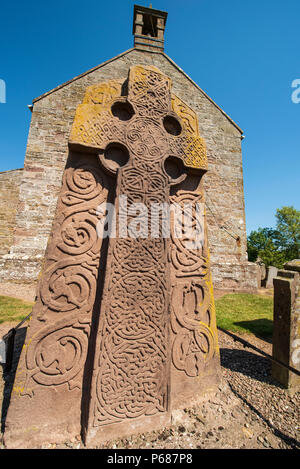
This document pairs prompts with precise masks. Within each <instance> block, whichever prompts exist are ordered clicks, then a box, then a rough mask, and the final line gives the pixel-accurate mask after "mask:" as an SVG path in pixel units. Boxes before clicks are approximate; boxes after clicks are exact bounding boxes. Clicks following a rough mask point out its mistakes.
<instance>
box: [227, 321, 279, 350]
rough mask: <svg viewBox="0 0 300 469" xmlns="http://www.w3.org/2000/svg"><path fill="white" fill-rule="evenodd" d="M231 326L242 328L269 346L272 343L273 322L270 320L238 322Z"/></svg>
mask: <svg viewBox="0 0 300 469" xmlns="http://www.w3.org/2000/svg"><path fill="white" fill-rule="evenodd" d="M233 324H234V325H235V326H238V327H242V328H243V329H245V331H248V332H249V333H251V334H254V335H255V336H256V337H258V338H259V339H262V340H264V341H265V342H268V343H269V344H271V343H272V335H273V321H271V320H270V319H266V318H264V319H253V320H252V321H239V322H234V323H233Z"/></svg>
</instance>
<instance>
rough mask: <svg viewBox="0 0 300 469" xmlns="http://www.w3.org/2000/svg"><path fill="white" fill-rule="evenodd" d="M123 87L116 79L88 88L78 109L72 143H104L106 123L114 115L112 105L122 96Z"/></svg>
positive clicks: (92, 145) (91, 145)
mask: <svg viewBox="0 0 300 469" xmlns="http://www.w3.org/2000/svg"><path fill="white" fill-rule="evenodd" d="M121 88H122V83H121V82H119V81H116V80H110V81H107V82H105V83H101V84H99V85H93V86H89V87H88V88H87V90H86V93H85V97H84V100H83V103H82V104H80V105H79V106H78V107H77V109H76V113H75V118H74V122H73V126H72V129H71V134H70V143H77V144H82V145H84V146H89V147H97V148H101V147H102V146H103V145H104V143H105V139H106V138H107V129H106V128H105V125H106V122H107V120H108V119H109V118H111V117H112V112H111V106H112V104H113V102H115V100H116V99H117V98H118V97H120V96H121ZM112 131H113V129H111V132H112Z"/></svg>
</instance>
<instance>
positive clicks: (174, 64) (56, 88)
mask: <svg viewBox="0 0 300 469" xmlns="http://www.w3.org/2000/svg"><path fill="white" fill-rule="evenodd" d="M137 49H138V48H137V47H132V48H131V49H128V50H127V51H125V52H122V53H121V54H119V55H117V56H115V57H113V58H112V59H109V60H107V61H105V62H102V63H101V64H100V65H97V66H96V67H93V68H91V69H90V70H88V71H86V72H84V73H82V74H81V75H78V76H76V77H74V78H72V79H71V80H69V81H66V82H65V83H62V84H61V85H59V86H57V87H55V88H53V89H52V90H50V91H47V92H46V93H44V94H42V95H40V96H38V97H37V98H35V99H34V100H33V101H32V103H33V104H34V103H36V102H37V101H40V100H41V99H43V98H45V97H46V96H49V95H50V94H51V93H54V92H55V91H57V90H59V89H61V88H63V87H64V86H67V85H69V84H70V83H73V82H74V81H76V80H79V79H80V78H82V77H84V76H85V75H88V74H90V73H93V72H94V71H95V70H98V69H99V68H102V67H104V66H105V65H107V64H109V63H110V62H113V61H115V60H118V59H119V58H121V57H124V56H125V55H128V54H130V53H131V52H132V51H134V50H137ZM138 50H142V49H138ZM143 52H145V51H144V50H143ZM147 53H155V54H160V55H162V56H164V57H165V58H166V59H167V60H168V61H169V62H170V63H171V64H172V65H173V66H174V67H175V68H176V69H177V70H178V71H179V72H180V73H182V74H183V75H184V76H185V77H186V78H187V79H188V80H189V81H190V82H191V83H192V84H193V85H194V86H195V87H196V88H197V89H198V90H199V91H200V92H201V93H202V94H203V95H204V96H205V97H206V98H207V99H208V100H209V101H210V102H211V103H212V104H213V105H214V106H215V107H216V108H217V109H219V111H220V112H221V113H222V114H223V115H224V116H225V117H226V118H227V119H228V120H229V122H231V124H232V125H233V126H234V127H236V129H237V130H238V131H239V132H240V133H241V134H243V130H242V129H241V128H240V127H239V126H238V125H237V124H236V123H235V122H234V121H233V120H232V119H231V117H229V116H228V115H227V114H226V112H224V111H223V109H221V108H220V106H218V105H217V104H216V103H215V102H214V101H213V100H212V99H211V98H210V97H209V96H208V95H207V94H206V93H205V91H203V90H202V89H201V88H200V87H199V86H198V85H197V83H195V82H194V81H193V80H192V79H191V78H190V77H189V76H188V75H187V74H186V73H185V72H184V71H183V70H182V69H181V68H180V67H179V66H178V65H177V64H176V63H175V62H174V61H173V60H172V59H171V58H170V57H169V56H168V55H167V54H166V53H165V52H151V51H147Z"/></svg>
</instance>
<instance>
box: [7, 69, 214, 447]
mask: <svg viewBox="0 0 300 469" xmlns="http://www.w3.org/2000/svg"><path fill="white" fill-rule="evenodd" d="M69 148H70V154H69V158H68V162H67V166H66V169H65V171H64V175H63V181H62V188H61V192H60V196H59V201H58V205H57V210H56V216H55V219H54V223H53V228H52V234H51V237H50V240H49V243H48V248H47V255H46V260H45V264H44V267H43V271H42V275H41V278H40V281H39V287H38V296H37V301H36V304H35V306H34V309H33V314H32V320H31V321H30V324H29V328H28V332H27V337H26V341H25V345H24V348H23V351H22V354H21V357H20V362H19V366H18V370H17V373H16V379H15V384H14V389H13V393H12V398H11V404H10V407H9V410H8V415H7V421H6V430H5V443H6V445H7V446H8V447H11V448H13V447H30V446H32V445H37V444H43V443H45V442H50V443H51V442H53V443H57V442H60V441H64V440H65V439H66V438H67V439H69V438H72V437H73V436H76V435H78V434H80V433H81V434H82V436H83V438H84V441H85V442H86V443H87V444H89V445H93V444H97V443H101V442H103V441H106V440H109V439H111V438H115V437H120V436H123V435H129V434H132V433H135V432H139V431H142V432H144V431H147V430H152V429H155V428H160V427H162V426H165V425H169V424H170V423H171V421H172V411H174V410H176V409H178V408H182V407H187V406H189V405H192V404H193V403H196V402H197V399H199V397H201V395H202V394H203V392H205V391H208V390H211V389H214V387H215V386H216V384H217V383H218V381H219V372H220V359H219V350H218V344H217V332H216V319H215V308H214V298H213V288H212V282H211V273H210V262H209V251H208V246H207V228H206V216H205V211H204V210H203V206H204V192H203V187H202V177H203V175H204V174H205V172H206V171H207V157H206V149H205V142H204V140H203V139H202V138H201V137H200V136H199V130H198V122H197V118H196V114H195V113H194V111H193V110H192V109H191V108H189V107H188V106H187V105H186V104H185V103H184V102H183V101H181V100H180V99H179V98H178V97H177V96H176V95H174V94H173V93H172V90H171V80H170V78H168V77H167V76H166V75H164V74H163V73H161V72H160V71H159V70H158V69H157V68H155V67H151V66H150V67H144V66H142V65H136V66H133V67H131V68H130V71H129V76H128V80H126V82H125V83H124V82H121V81H118V80H110V81H107V82H104V83H100V84H99V85H93V86H91V87H88V88H87V89H86V94H85V97H84V100H83V103H82V104H81V105H79V106H78V108H77V111H76V115H75V118H74V123H73V127H72V130H71V134H70V140H69ZM124 204H125V205H126V204H128V210H127V211H126V210H124ZM170 204H172V207H175V210H174V211H171V219H170V220H169V219H168V213H169V212H168V210H169V208H170ZM112 206H113V207H114V209H115V212H114V215H115V216H111V214H110V213H109V209H110V208H111V207H112ZM185 207H189V208H191V210H189V212H188V214H186V213H185ZM199 207H200V209H201V208H202V209H201V210H202V211H201V210H200V211H199V209H198V208H199ZM180 208H181V209H182V211H183V212H184V213H185V217H186V218H185V220H186V221H187V223H186V224H185V225H184V228H183V231H182V232H181V236H178V233H177V227H178V225H180V226H182V223H181V222H182V215H181V214H182V211H180ZM176 210H177V211H176ZM137 212H138V216H137ZM178 213H179V217H178ZM142 215H143V216H142ZM125 218H126V220H125ZM145 220H146V223H145ZM110 222H111V223H110ZM168 223H170V226H171V229H170V236H168V230H167V229H166V227H168ZM107 226H109V230H110V235H109V236H106V237H105V236H104V234H105V233H106V231H107ZM149 227H151V233H150V231H149ZM191 228H192V230H191ZM195 232H196V233H198V234H199V233H200V234H201V236H200V238H199V237H196V239H195V236H194V233H195Z"/></svg>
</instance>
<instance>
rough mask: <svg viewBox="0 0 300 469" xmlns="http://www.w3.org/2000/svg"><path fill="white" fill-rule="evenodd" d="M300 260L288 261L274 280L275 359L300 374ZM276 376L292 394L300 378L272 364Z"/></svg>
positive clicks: (298, 384) (298, 387)
mask: <svg viewBox="0 0 300 469" xmlns="http://www.w3.org/2000/svg"><path fill="white" fill-rule="evenodd" d="M299 272H300V259H295V260H293V261H290V262H287V263H286V264H285V265H284V270H279V272H278V276H277V277H276V278H274V323H273V357H274V358H275V359H277V360H279V361H281V362H282V363H284V364H286V365H289V366H291V367H293V368H295V369H296V370H298V371H300V274H299ZM272 376H273V378H274V379H276V381H278V382H279V383H281V384H282V385H283V386H284V387H286V388H288V389H289V390H290V391H291V392H295V391H299V390H300V377H299V376H297V375H296V374H295V373H293V372H292V371H290V370H288V369H287V368H284V367H283V366H280V365H279V364H277V363H274V362H273V363H272Z"/></svg>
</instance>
